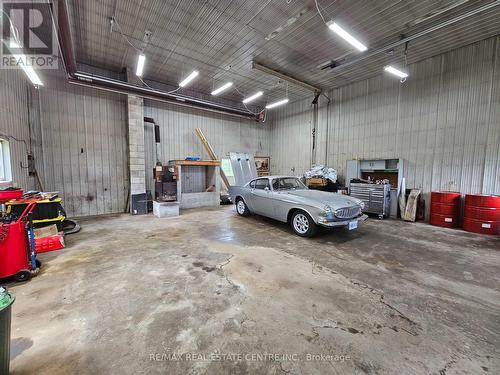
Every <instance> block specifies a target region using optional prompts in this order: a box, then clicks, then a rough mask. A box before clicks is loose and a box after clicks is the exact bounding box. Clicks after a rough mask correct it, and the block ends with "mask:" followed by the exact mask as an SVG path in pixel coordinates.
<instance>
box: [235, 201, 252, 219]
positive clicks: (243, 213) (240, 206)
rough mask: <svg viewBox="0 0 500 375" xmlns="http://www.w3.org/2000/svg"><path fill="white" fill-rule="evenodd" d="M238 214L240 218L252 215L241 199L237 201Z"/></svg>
mask: <svg viewBox="0 0 500 375" xmlns="http://www.w3.org/2000/svg"><path fill="white" fill-rule="evenodd" d="M236 212H237V213H238V215H240V216H248V215H250V210H249V209H248V206H247V204H246V203H245V201H244V200H243V199H241V198H239V199H237V200H236Z"/></svg>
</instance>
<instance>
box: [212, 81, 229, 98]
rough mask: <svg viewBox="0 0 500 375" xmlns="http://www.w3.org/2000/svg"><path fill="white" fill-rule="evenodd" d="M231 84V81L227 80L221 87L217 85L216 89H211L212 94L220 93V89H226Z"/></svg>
mask: <svg viewBox="0 0 500 375" xmlns="http://www.w3.org/2000/svg"><path fill="white" fill-rule="evenodd" d="M232 85H233V83H232V82H228V83H226V84H224V85H222V86H221V87H219V88H218V89H216V90H214V91H212V95H218V94H220V93H221V92H222V91H224V90H227V89H228V88H230V87H231V86H232Z"/></svg>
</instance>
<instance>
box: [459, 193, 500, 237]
mask: <svg viewBox="0 0 500 375" xmlns="http://www.w3.org/2000/svg"><path fill="white" fill-rule="evenodd" d="M464 229H465V230H466V231H468V232H474V233H482V234H499V233H500V196H499V195H481V194H467V195H466V196H465V209H464Z"/></svg>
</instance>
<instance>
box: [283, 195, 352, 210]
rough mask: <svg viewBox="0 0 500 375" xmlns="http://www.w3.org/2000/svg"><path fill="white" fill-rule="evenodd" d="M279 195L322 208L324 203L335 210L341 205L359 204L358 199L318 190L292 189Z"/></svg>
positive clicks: (341, 206)
mask: <svg viewBox="0 0 500 375" xmlns="http://www.w3.org/2000/svg"><path fill="white" fill-rule="evenodd" d="M280 194H281V195H284V196H287V197H288V198H290V199H291V200H294V201H295V202H297V203H303V204H307V205H309V206H314V207H318V208H321V209H323V208H324V207H325V206H326V205H328V206H330V207H331V208H332V209H334V210H336V209H338V208H343V207H351V206H354V205H358V206H360V204H361V201H360V200H359V199H356V198H353V197H350V196H348V195H342V194H337V193H329V192H326V191H320V190H292V191H286V192H281V193H280Z"/></svg>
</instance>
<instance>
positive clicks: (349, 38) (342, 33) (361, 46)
mask: <svg viewBox="0 0 500 375" xmlns="http://www.w3.org/2000/svg"><path fill="white" fill-rule="evenodd" d="M327 25H328V27H329V28H330V29H331V30H332V31H333V32H334V33H335V34H337V35H338V36H340V37H341V38H342V39H344V40H345V41H346V42H348V43H349V44H350V45H352V46H353V47H355V48H356V49H357V50H358V51H360V52H364V51H366V50H367V49H368V47H367V46H365V45H364V44H363V43H361V42H360V41H359V40H357V39H356V38H355V37H353V36H352V35H351V34H349V33H348V32H347V31H345V30H344V29H343V28H342V27H340V26H339V24H338V23H336V22H333V21H330V22H328V23H327Z"/></svg>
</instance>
